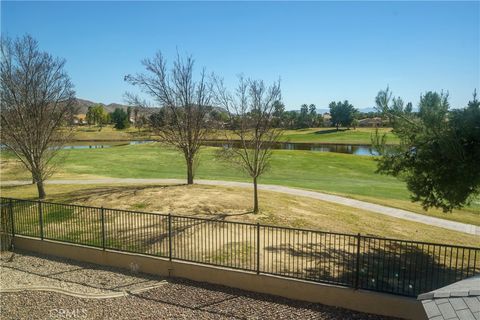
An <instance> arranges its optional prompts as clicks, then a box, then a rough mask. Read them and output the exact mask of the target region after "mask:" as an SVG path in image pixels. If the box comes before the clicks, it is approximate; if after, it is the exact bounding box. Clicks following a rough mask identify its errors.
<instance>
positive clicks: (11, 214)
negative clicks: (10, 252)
mask: <svg viewBox="0 0 480 320" xmlns="http://www.w3.org/2000/svg"><path fill="white" fill-rule="evenodd" d="M8 208H9V214H10V224H11V227H12V238H14V237H15V222H14V221H13V219H14V216H13V200H12V199H9V200H8Z"/></svg>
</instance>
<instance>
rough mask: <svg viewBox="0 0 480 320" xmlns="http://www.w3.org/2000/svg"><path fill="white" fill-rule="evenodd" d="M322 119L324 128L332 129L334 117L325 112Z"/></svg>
mask: <svg viewBox="0 0 480 320" xmlns="http://www.w3.org/2000/svg"><path fill="white" fill-rule="evenodd" d="M322 118H323V126H324V127H330V126H331V125H332V116H331V115H330V113H328V112H325V113H324V114H322Z"/></svg>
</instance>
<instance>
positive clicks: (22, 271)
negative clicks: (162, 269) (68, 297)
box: [0, 252, 165, 294]
mask: <svg viewBox="0 0 480 320" xmlns="http://www.w3.org/2000/svg"><path fill="white" fill-rule="evenodd" d="M0 268H1V272H0V283H1V288H2V289H16V288H25V287H31V286H36V287H38V286H41V287H53V288H58V289H63V290H68V291H72V292H77V293H86V294H110V293H117V292H123V291H130V290H137V289H142V288H147V287H151V286H157V285H161V284H162V283H164V282H165V281H162V280H163V279H158V277H157V278H155V277H153V276H148V275H145V274H141V275H140V274H134V273H132V272H131V273H128V272H125V271H123V270H117V269H112V268H108V267H100V266H97V265H94V264H88V263H81V262H75V261H72V260H67V259H61V258H56V257H44V256H41V255H38V254H35V253H28V254H27V253H22V252H20V253H14V254H12V253H10V252H8V253H2V256H1V258H0Z"/></svg>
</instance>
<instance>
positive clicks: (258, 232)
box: [257, 222, 260, 274]
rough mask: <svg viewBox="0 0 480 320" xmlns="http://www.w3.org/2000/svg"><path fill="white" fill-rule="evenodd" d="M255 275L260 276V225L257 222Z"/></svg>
mask: <svg viewBox="0 0 480 320" xmlns="http://www.w3.org/2000/svg"><path fill="white" fill-rule="evenodd" d="M257 274H260V223H258V222H257Z"/></svg>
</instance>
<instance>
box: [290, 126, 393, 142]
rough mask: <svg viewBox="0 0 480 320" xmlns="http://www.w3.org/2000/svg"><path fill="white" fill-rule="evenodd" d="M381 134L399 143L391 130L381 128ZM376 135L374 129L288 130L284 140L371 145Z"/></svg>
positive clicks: (388, 139) (390, 140)
mask: <svg viewBox="0 0 480 320" xmlns="http://www.w3.org/2000/svg"><path fill="white" fill-rule="evenodd" d="M379 132H380V133H382V134H383V133H386V134H387V143H389V144H396V143H398V138H397V137H396V136H395V135H394V134H392V133H391V129H390V128H380V129H379ZM374 133H375V129H374V128H356V129H353V128H352V129H350V130H347V129H346V128H340V130H339V131H337V130H336V129H335V128H307V129H298V130H286V131H285V132H284V134H283V136H282V140H284V141H289V142H305V143H307V142H311V143H313V142H317V143H338V144H371V141H372V140H371V137H372V134H374Z"/></svg>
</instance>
